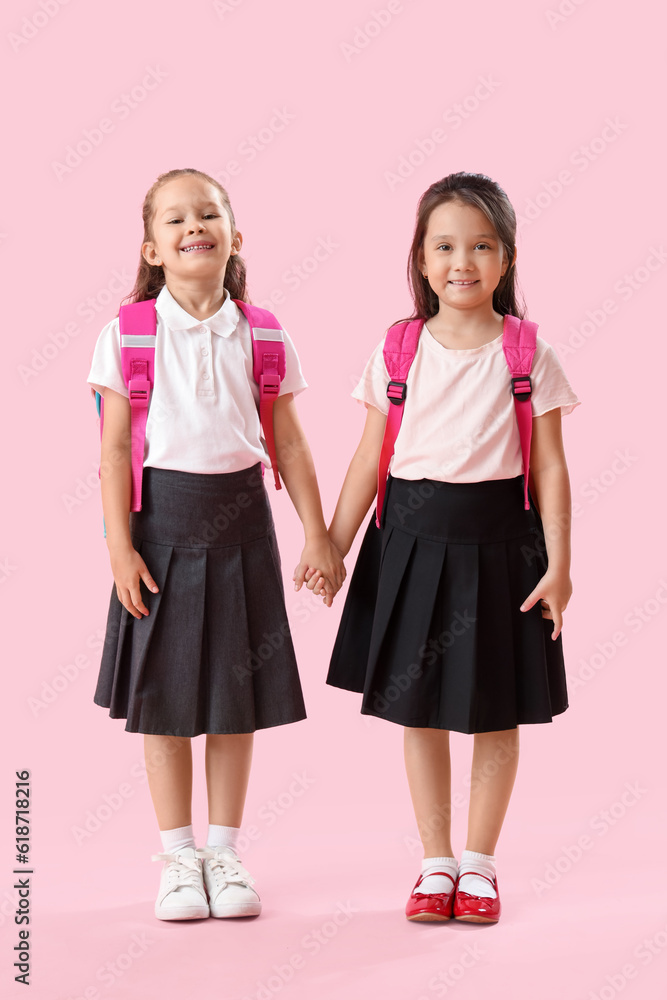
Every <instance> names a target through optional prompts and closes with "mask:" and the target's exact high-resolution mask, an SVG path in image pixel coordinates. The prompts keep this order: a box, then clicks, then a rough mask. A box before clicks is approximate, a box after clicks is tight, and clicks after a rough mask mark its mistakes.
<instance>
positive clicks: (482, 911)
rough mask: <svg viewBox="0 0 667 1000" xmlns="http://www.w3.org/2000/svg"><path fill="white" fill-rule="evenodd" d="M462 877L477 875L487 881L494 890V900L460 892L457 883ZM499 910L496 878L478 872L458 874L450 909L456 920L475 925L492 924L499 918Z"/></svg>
mask: <svg viewBox="0 0 667 1000" xmlns="http://www.w3.org/2000/svg"><path fill="white" fill-rule="evenodd" d="M464 875H479V877H480V878H485V879H487V881H489V882H490V883H491V885H492V886H493V888H494V889H495V890H496V896H495V899H493V898H491V897H490V896H472V895H471V894H470V893H469V892H461V890H460V889H459V882H460V880H461V879H462V878H463V876H464ZM500 909H501V908H500V894H499V893H498V880H497V878H493V879H490V878H489V877H488V875H480V874H479V872H461V873H460V874H459V877H458V878H457V880H456V893H455V896H454V906H453V909H452V912H453V916H454V918H455V919H456V920H468V921H470V923H475V924H493V923H495V922H496V921H497V920H498V919H499V917H500Z"/></svg>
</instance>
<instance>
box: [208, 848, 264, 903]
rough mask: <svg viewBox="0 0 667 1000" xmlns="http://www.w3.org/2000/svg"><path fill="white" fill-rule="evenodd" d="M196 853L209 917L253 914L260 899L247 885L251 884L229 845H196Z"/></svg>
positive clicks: (251, 878)
mask: <svg viewBox="0 0 667 1000" xmlns="http://www.w3.org/2000/svg"><path fill="white" fill-rule="evenodd" d="M197 855H198V857H200V858H201V859H202V860H203V863H204V882H205V884H206V890H207V892H208V899H209V907H210V910H211V916H212V917H254V916H257V914H258V913H261V911H262V903H261V900H260V898H259V896H258V894H257V893H256V892H255V890H254V889H251V888H250V886H251V885H254V884H255V880H254V878H253V877H252V876H251V874H250V872H249V871H248V870H247V869H246V868H244V867H243V865H242V864H241V861H240V859H239V858H238V857H237V855H236V852H235V851H234V850H233V848H231V847H200V848H198V849H197Z"/></svg>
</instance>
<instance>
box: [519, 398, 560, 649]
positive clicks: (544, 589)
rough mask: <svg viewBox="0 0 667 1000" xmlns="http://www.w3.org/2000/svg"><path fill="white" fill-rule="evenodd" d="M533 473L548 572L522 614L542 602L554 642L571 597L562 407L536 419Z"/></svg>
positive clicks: (532, 446)
mask: <svg viewBox="0 0 667 1000" xmlns="http://www.w3.org/2000/svg"><path fill="white" fill-rule="evenodd" d="M530 470H531V481H532V483H533V485H534V488H535V494H536V495H535V502H536V506H538V509H539V512H540V516H541V518H542V524H543V525H544V538H545V542H546V546H547V559H548V568H547V572H546V573H545V574H544V576H543V577H542V579H541V580H540V581H539V583H538V585H537V587H535V589H534V590H533V591H532V593H531V594H529V595H528V597H527V598H526V600H525V601H524V603H523V604H522V605H521V610H522V611H528V610H529V609H530V608H532V607H533V605H534V604H535V603H536V602H537V601H538V600H539V599H540V598H541V599H542V617H543V618H551V619H553V622H554V628H553V631H552V633H551V638H552V639H554V640H555V639H557V638H558V635H559V633H560V631H561V629H562V627H563V611H565V608H566V607H567V603H568V601H569V600H570V597H571V596H572V581H571V580H570V527H571V522H572V497H571V493H570V477H569V475H568V471H567V464H566V461H565V452H564V450H563V437H562V431H561V413H560V407H559V406H557V407H556V408H555V409H553V410H549V411H548V412H547V413H543V414H542V415H541V416H539V417H533V433H532V440H531V447H530Z"/></svg>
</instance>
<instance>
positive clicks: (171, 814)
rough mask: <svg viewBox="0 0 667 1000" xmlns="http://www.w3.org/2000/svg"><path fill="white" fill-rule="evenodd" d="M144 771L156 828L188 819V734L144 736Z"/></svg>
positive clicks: (168, 827)
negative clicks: (155, 819)
mask: <svg viewBox="0 0 667 1000" xmlns="http://www.w3.org/2000/svg"><path fill="white" fill-rule="evenodd" d="M144 754H145V757H146V773H147V775H148V787H149V788H150V792H151V798H152V799H153V806H154V808H155V815H156V816H157V822H158V826H159V828H160V830H174V829H176V828H177V827H182V826H190V824H191V823H192V745H191V741H190V738H189V737H188V736H155V735H152V734H148V733H147V734H146V735H145V736H144Z"/></svg>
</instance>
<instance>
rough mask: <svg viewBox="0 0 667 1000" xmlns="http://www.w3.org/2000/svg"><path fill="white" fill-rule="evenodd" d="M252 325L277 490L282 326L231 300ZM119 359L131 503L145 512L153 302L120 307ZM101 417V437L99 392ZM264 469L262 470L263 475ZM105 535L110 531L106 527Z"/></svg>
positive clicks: (262, 417) (99, 406) (264, 313)
mask: <svg viewBox="0 0 667 1000" xmlns="http://www.w3.org/2000/svg"><path fill="white" fill-rule="evenodd" d="M232 301H233V302H235V303H236V305H237V306H238V307H239V309H240V310H241V312H242V313H243V314H244V315H245V317H246V319H247V320H248V323H249V324H250V333H251V336H252V355H253V375H254V377H255V381H256V382H257V384H258V385H259V417H260V422H261V425H262V431H263V433H264V439H265V441H266V447H267V450H268V453H269V458H270V459H271V466H272V468H273V475H274V480H275V485H276V489H277V490H279V489H281V483H280V477H279V475H278V461H277V458H276V445H275V439H274V435H273V404H274V402H275V399H276V396H277V395H278V393H279V391H280V383H281V382H282V380H283V379H284V378H285V339H284V336H283V330H282V327H281V326H280V323H279V322H278V320H277V319H276V317H275V316H274V315H273V313H270V312H269V311H268V309H260V308H259V306H253V305H250V304H249V303H248V302H241V300H240V299H233V300H232ZM118 319H119V326H120V354H121V365H122V368H123V380H124V382H125V385H126V386H127V388H128V390H129V394H130V407H131V411H130V426H131V435H132V446H131V448H132V500H131V504H130V510H131V511H139V510H141V480H142V473H143V465H144V442H145V438H146V420H147V418H148V407H149V404H150V395H151V390H152V388H153V383H154V360H155V335H156V332H157V316H156V312H155V299H145V300H144V301H143V302H131V303H129V304H127V305H124V306H121V307H120V310H119V313H118ZM91 390H92V392H93V394H94V396H95V401H96V404H97V412H98V414H99V417H100V437H101V435H102V428H103V426H104V397H103V396H101V395H100V394H99V393H98V392H96V390H95V389H93V388H92V386H91ZM263 472H264V469H263V468H262V473H263ZM105 535H106V528H105Z"/></svg>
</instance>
